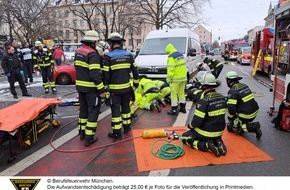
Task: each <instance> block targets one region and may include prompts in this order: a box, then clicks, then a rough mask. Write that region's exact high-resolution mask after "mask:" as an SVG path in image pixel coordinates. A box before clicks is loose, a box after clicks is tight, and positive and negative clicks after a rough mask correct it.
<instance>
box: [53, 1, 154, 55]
mask: <svg viewBox="0 0 290 190" xmlns="http://www.w3.org/2000/svg"><path fill="white" fill-rule="evenodd" d="M120 2H122V1H120ZM115 3H116V5H115V6H116V7H117V6H122V5H119V4H118V3H119V2H118V1H115ZM96 6H98V7H101V9H100V8H96ZM50 9H51V13H52V14H51V15H52V16H53V17H54V19H55V23H56V28H55V29H56V30H55V31H56V32H55V34H54V35H53V40H54V41H55V42H57V43H78V42H80V40H81V39H82V36H83V34H84V32H85V31H87V30H89V29H90V26H89V23H90V25H91V28H93V29H94V30H96V31H97V32H98V33H99V35H100V39H102V40H105V35H104V34H106V33H107V34H110V32H111V26H112V25H114V26H115V25H118V27H119V28H118V29H113V32H116V31H117V32H120V33H121V35H123V36H124V38H125V39H126V42H125V43H124V48H126V49H128V50H133V51H135V50H138V49H140V48H141V45H142V43H143V41H144V39H145V37H146V36H147V34H148V33H149V32H150V31H151V30H153V28H154V26H152V25H149V24H146V23H145V22H142V21H143V20H144V19H143V17H144V15H142V13H141V11H138V6H137V5H136V4H134V3H127V4H126V6H124V9H122V10H123V12H122V13H120V12H117V13H115V12H114V7H113V6H112V2H111V1H110V0H104V1H96V4H92V3H91V1H89V0H88V1H86V0H83V1H80V0H73V1H69V2H68V1H64V0H58V1H55V2H54V3H53V5H52V6H51V7H50ZM138 12H139V13H140V14H138ZM107 30H108V31H107Z"/></svg>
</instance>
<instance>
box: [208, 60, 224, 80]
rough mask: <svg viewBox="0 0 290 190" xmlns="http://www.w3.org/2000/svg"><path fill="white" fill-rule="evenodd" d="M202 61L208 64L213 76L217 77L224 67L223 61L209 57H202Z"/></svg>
mask: <svg viewBox="0 0 290 190" xmlns="http://www.w3.org/2000/svg"><path fill="white" fill-rule="evenodd" d="M203 62H204V63H206V64H207V65H208V66H209V68H210V70H211V72H212V74H213V75H214V76H215V78H218V77H219V75H220V73H221V72H222V70H223V67H224V65H223V63H222V62H220V61H219V60H217V59H209V58H208V57H206V58H204V60H203Z"/></svg>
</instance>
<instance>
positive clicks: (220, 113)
mask: <svg viewBox="0 0 290 190" xmlns="http://www.w3.org/2000/svg"><path fill="white" fill-rule="evenodd" d="M225 113H226V109H225V108H223V109H219V110H215V111H210V112H208V116H210V117H213V116H219V115H224V114H225Z"/></svg>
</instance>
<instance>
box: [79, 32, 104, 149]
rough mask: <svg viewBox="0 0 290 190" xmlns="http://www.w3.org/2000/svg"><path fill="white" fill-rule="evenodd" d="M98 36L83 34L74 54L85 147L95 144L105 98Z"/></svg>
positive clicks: (80, 118) (80, 131) (81, 128)
mask: <svg viewBox="0 0 290 190" xmlns="http://www.w3.org/2000/svg"><path fill="white" fill-rule="evenodd" d="M98 40H99V35H98V33H97V32H96V31H94V30H89V31H86V32H85V35H84V37H83V39H82V41H81V43H82V44H83V46H81V47H80V48H78V49H77V50H76V53H75V60H74V65H75V69H76V90H77V91H78V94H79V102H80V112H79V123H78V128H79V135H80V140H84V139H85V147H87V146H90V145H91V144H93V143H95V142H96V141H97V140H98V138H97V136H95V132H96V128H97V126H98V116H99V113H100V109H101V98H104V97H105V88H104V84H103V82H102V72H101V66H100V57H99V55H98V53H97V51H96V45H97V42H98Z"/></svg>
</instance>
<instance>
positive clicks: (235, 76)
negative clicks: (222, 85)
mask: <svg viewBox="0 0 290 190" xmlns="http://www.w3.org/2000/svg"><path fill="white" fill-rule="evenodd" d="M226 78H227V79H230V80H241V79H242V78H243V77H239V75H238V73H237V72H236V71H228V72H227V74H226Z"/></svg>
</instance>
